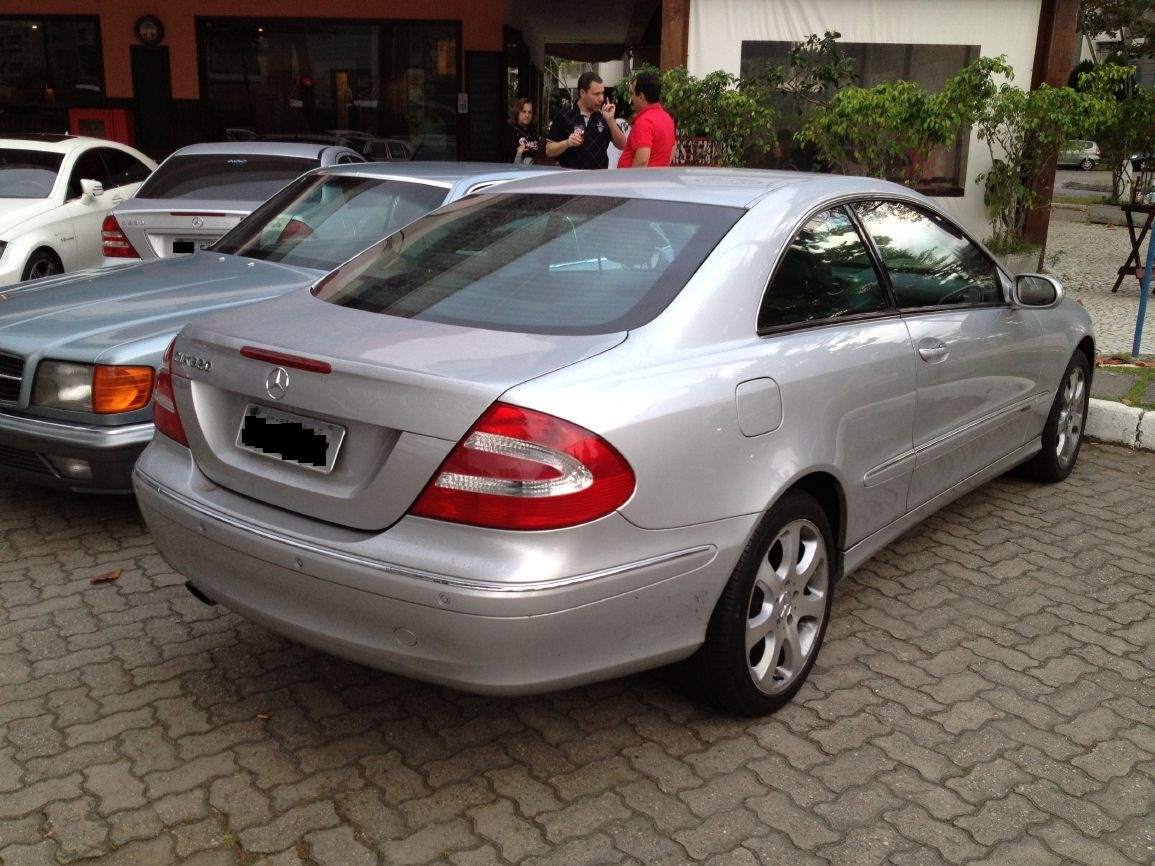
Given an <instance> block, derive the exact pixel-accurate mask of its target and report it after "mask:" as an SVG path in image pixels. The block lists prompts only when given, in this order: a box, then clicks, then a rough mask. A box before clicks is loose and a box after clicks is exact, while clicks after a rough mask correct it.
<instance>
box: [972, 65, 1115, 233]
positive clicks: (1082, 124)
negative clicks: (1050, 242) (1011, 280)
mask: <svg viewBox="0 0 1155 866" xmlns="http://www.w3.org/2000/svg"><path fill="white" fill-rule="evenodd" d="M1127 71H1129V70H1127V69H1126V68H1125V67H1099V68H1098V69H1096V70H1095V71H1094V72H1092V73H1088V75H1085V76H1084V78H1083V82H1084V84H1085V86H1086V90H1084V91H1078V90H1074V89H1072V88H1070V87H1050V86H1048V85H1046V84H1042V85H1040V86H1039V87H1038V89H1036V90H1030V91H1026V90H1020V89H1019V88H1018V87H1015V86H1014V85H1013V84H1012V83H1010V81H1007V82H1004V83H1003V84H1002V85H1000V86H999V88H998V90H997V91H996V92H995V93H994V94H993V95H992V96H991V97H990V98H989V99H987V100H985V101H984V102H983V103H982V105H981V106H980V108H979V111H978V114H977V116H976V120H975V125H976V127H977V130H978V137H979V139H980V140H983V141H985V142H986V143H987V148H988V149H989V150H990V154H991V168H990V170H989V171H986V172H983V173H982V174H980V175H979V176H978V177H977V178H976V180H977V181H978V182H979V183H981V184H983V201H984V202H985V203H986V205H987V210H988V212H989V215H990V219H991V233H992V237H991V242H990V246H991V249H992V250H994V251H995V252H1014V251H1016V250H1019V249H1022V248H1024V247H1025V246H1026V243H1025V241H1024V238H1023V236H1024V230H1025V227H1026V221H1027V214H1028V212H1029V211H1030V209H1031V208H1032V207H1033V206H1034V203H1035V194H1034V190H1035V189H1036V187H1037V186H1038V183H1039V181H1040V179H1041V177H1042V174H1043V172H1045V171H1047V170H1048V169H1049V168H1050V166H1052V165H1053V164H1054V159H1055V155H1056V154H1057V152H1058V150H1059V148H1060V147H1061V146H1062V145H1063V143H1064V142H1066V141H1068V140H1069V139H1072V138H1082V137H1086V136H1088V135H1090V134H1091V133H1092V132H1093V131H1094V130H1096V129H1099V128H1101V127H1102V126H1103V124H1104V123H1106V122H1107V121H1108V119H1109V118H1110V117H1111V112H1112V111H1113V106H1114V104H1115V98H1114V89H1115V88H1117V86H1118V81H1119V76H1120V75H1121V74H1124V73H1125V72H1127ZM1008 77H1009V76H1008Z"/></svg>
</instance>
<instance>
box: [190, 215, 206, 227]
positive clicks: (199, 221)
mask: <svg viewBox="0 0 1155 866" xmlns="http://www.w3.org/2000/svg"><path fill="white" fill-rule="evenodd" d="M192 224H193V228H198V229H199V228H200V227H201V226H203V225H204V224H205V220H204V217H199V216H195V217H193V218H192Z"/></svg>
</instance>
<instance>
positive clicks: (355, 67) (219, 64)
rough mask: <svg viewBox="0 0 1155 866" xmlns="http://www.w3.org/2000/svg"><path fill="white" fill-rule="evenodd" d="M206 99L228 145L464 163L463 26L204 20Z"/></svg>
mask: <svg viewBox="0 0 1155 866" xmlns="http://www.w3.org/2000/svg"><path fill="white" fill-rule="evenodd" d="M197 36H198V40H199V44H200V45H201V46H202V51H201V58H202V60H201V64H202V80H203V81H204V82H205V86H204V87H203V88H202V91H201V94H202V100H203V102H204V104H205V107H206V109H207V110H208V112H209V113H210V115H211V116H212V118H213V120H214V122H215V123H216V125H217V127H218V129H219V130H220V131H221V135H220V137H221V138H224V137H225V136H226V135H228V136H231V137H234V138H240V137H241V136H248V137H256V136H273V135H275V136H284V135H294V136H323V137H324V138H325V139H326V140H328V141H330V142H342V141H353V140H354V139H357V140H359V141H360V142H361V143H360V144H358V145H355V146H356V147H357V149H358V150H360V151H361V152H362V153H365V155H366V156H370V157H376V158H387V157H388V156H389V155H390V153H389V152H390V150H392V149H393V148H392V146H391V145H385V144H384V142H383V141H382V139H397V140H401V141H403V142H404V144H405V145H407V146H408V148H410V149H411V150H412V151H413V152H414V153H415V154H416V158H418V159H456V158H457V156H458V153H457V151H458V148H457V126H458V114H457V94H458V93H460V92H461V90H462V83H461V75H460V71H459V63H458V54H459V51H460V45H461V40H460V24H458V23H457V22H446V21H413V22H400V21H399V22H388V21H386V22H378V23H373V22H346V21H334V20H325V19H314V20H309V21H304V20H292V19H287V20H286V19H279V20H278V19H266V18H261V19H256V18H252V19H245V18H201V19H198V21H197Z"/></svg>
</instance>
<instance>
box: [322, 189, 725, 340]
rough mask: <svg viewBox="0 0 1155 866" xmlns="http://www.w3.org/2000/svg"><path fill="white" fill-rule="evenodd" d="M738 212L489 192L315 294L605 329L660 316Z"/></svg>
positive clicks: (523, 323) (510, 322)
mask: <svg viewBox="0 0 1155 866" xmlns="http://www.w3.org/2000/svg"><path fill="white" fill-rule="evenodd" d="M742 213H743V211H742V210H740V209H737V208H726V207H719V206H711V205H699V204H686V203H677V204H671V203H670V202H662V201H650V200H643V199H630V198H616V197H611V196H573V195H547V194H536V195H535V194H527V193H522V194H514V193H510V194H501V193H498V194H487V195H484V196H477V197H476V198H471V199H466V200H463V201H461V202H458V203H457V204H456V205H450V206H449V207H447V208H445V209H443V210H441V211H439V212H438V213H435V214H431V215H429V216H426V217H423V218H422V219H420V220H418V221H417V222H415V223H413V224H412V225H411V226H409V227H408V228H405V229H403V230H401V231H400V232H397V233H396V234H394V235H393V236H392V237H391V238H390V239H389V241H388V242H387V243H386V244H385V245H383V246H381V247H375V248H373V249H372V250H369V251H367V252H366V253H365V254H364V255H362V256H359V257H357V258H356V259H354V260H353V261H351V262H350V263H349V264H348V265H346V266H345V267H343V268H342V269H341V270H340V271H338V272H337V273H336V274H334V275H333V276H332V277H330V278H329V279H328V280H326V281H325V282H323V283H321V284H320V286H319V287H318V290H317V294H318V296H319V297H321V298H322V299H323V300H326V301H329V302H330V303H334V304H340V305H342V306H346V307H352V308H356V309H361V310H366V311H369V312H373V313H382V314H387V315H393V316H404V317H407V318H415V319H424V320H429V321H437V322H445V323H447V324H457V325H463V326H467V327H480V328H491V329H495V330H508V331H518V332H522V333H544V334H601V333H611V332H613V331H619V330H625V329H628V328H633V327H637V326H639V325H642V324H644V323H645V322H648V321H649V320H650V319H652V318H653V317H654V316H656V315H657V314H658V313H659V312H661V310H663V309H665V307H666V305H667V304H668V303H669V302H670V301H671V300H672V299H673V298H674V297H675V296H676V295H677V293H678V292H679V291H681V289H682V287H683V286H684V285H685V284H686V282H687V281H688V280H689V279H690V277H691V276H692V275H693V274H694V272H695V271H696V270H697V269H698V267H699V266H700V265H701V263H702V261H703V260H704V259H705V258H706V256H707V255H709V253H710V251H711V250H712V249H713V248H714V247H715V246H716V245H717V243H718V241H719V240H720V239H721V238H722V236H723V235H724V234H725V233H726V231H728V230H729V228H730V227H731V226H732V225H733V224H734V223H735V222H736V221H737V219H738V218H739V217H740V216H741V215H742Z"/></svg>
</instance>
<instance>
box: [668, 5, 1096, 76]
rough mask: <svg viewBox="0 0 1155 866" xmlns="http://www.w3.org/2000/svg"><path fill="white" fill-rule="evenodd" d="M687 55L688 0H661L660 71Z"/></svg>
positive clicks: (682, 61)
mask: <svg viewBox="0 0 1155 866" xmlns="http://www.w3.org/2000/svg"><path fill="white" fill-rule="evenodd" d="M1075 2H1076V4H1077V3H1078V0H1075ZM689 56H690V0H662V55H661V60H660V65H661V70H662V72H665V71H666V70H667V69H673V68H674V67H675V66H687V65H688V63H689Z"/></svg>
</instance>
